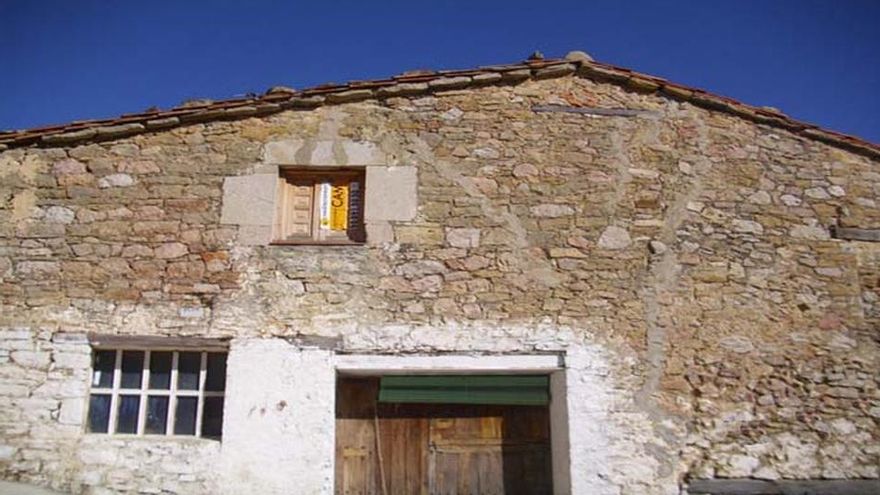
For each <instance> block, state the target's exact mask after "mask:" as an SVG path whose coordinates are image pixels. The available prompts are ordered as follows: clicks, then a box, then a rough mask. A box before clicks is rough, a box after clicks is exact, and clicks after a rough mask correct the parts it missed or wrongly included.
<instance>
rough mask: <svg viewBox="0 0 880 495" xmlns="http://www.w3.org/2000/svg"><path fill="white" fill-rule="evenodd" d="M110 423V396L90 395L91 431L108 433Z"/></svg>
mask: <svg viewBox="0 0 880 495" xmlns="http://www.w3.org/2000/svg"><path fill="white" fill-rule="evenodd" d="M109 424H110V396H109V395H99V394H92V396H91V397H89V431H90V432H92V433H107V426H108V425H109Z"/></svg>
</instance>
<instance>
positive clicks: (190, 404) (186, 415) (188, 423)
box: [174, 397, 198, 435]
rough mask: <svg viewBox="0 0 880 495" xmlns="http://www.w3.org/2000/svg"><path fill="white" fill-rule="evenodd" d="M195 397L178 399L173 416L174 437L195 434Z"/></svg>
mask: <svg viewBox="0 0 880 495" xmlns="http://www.w3.org/2000/svg"><path fill="white" fill-rule="evenodd" d="M197 401H198V399H197V398H196V397H178V398H177V411H176V412H175V415H174V434H175V435H195V434H196V405H197Z"/></svg>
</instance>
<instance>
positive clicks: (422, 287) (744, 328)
mask: <svg viewBox="0 0 880 495" xmlns="http://www.w3.org/2000/svg"><path fill="white" fill-rule="evenodd" d="M559 68H561V69H559ZM589 68H590V63H589V61H586V60H580V61H574V62H572V63H564V64H559V65H554V66H548V67H546V68H539V69H531V70H529V69H528V67H526V68H525V69H515V70H514V69H511V70H507V71H505V70H500V71H496V72H493V71H485V72H483V73H480V74H477V75H470V76H460V77H440V76H436V77H435V78H434V79H432V80H431V81H432V82H413V83H406V84H397V85H394V86H387V87H383V88H384V89H382V88H380V89H378V90H374V89H357V88H353V89H348V90H347V91H343V92H338V93H333V94H329V95H327V96H326V97H324V96H320V97H312V99H311V100H308V101H306V100H307V98H304V99H302V100H301V101H300V100H297V101H300V103H299V104H298V105H299V107H286V108H281V107H279V106H278V105H276V108H274V109H273V111H271V112H265V113H259V112H250V111H247V112H245V111H243V112H239V114H237V115H233V116H231V117H234V118H230V116H229V115H226V116H225V117H224V118H214V116H213V114H212V115H207V116H205V117H204V118H203V119H201V121H198V120H196V121H186V120H185V119H183V118H178V117H168V118H166V119H164V120H162V119H156V120H154V121H152V122H154V124H152V125H147V124H144V125H141V124H123V123H120V124H118V125H116V127H107V128H105V130H104V131H101V132H99V131H96V130H94V129H91V130H90V129H86V130H82V131H76V132H79V133H80V134H78V135H69V136H68V138H69V139H68V138H64V137H63V135H62V137H60V138H59V137H56V138H51V139H44V140H43V142H42V144H41V145H36V144H30V145H27V146H14V145H8V146H7V145H4V147H8V149H6V150H5V151H0V476H2V478H4V479H6V480H9V481H23V482H28V483H33V484H37V485H42V486H46V487H51V488H54V489H57V490H61V491H65V492H70V493H76V494H110V493H155V494H158V493H163V494H164V493H175V494H178V493H179V494H198V493H281V492H282V491H283V490H284V487H287V489H289V487H290V486H296V487H298V488H297V489H298V490H301V491H300V492H299V493H331V492H332V490H333V441H334V440H333V407H334V406H333V400H334V398H333V387H334V379H335V366H336V365H335V364H334V363H335V361H334V360H335V359H336V356H337V355H343V354H352V353H359V354H365V355H369V354H382V355H388V354H391V355H431V354H465V355H475V354H492V355H497V354H511V355H517V354H541V353H558V354H559V355H562V356H564V358H565V373H566V376H567V379H566V380H567V383H566V386H567V394H568V397H567V401H568V402H567V403H568V406H567V408H568V409H567V415H568V419H567V421H568V429H569V432H570V433H569V436H568V440H567V441H568V442H569V443H570V446H569V449H568V455H569V456H570V459H571V464H570V466H569V468H570V469H569V470H570V473H569V474H568V476H569V477H570V480H569V481H568V482H567V485H566V484H564V483H563V481H562V480H556V482H557V484H558V486H557V490H558V491H559V493H584V494H586V493H590V494H631V495H635V494H676V493H684V492H685V491H686V490H687V484H688V482H689V480H693V479H715V478H734V479H738V478H755V479H760V480H785V479H801V480H802V479H851V480H852V479H875V480H876V479H877V478H880V438H878V437H880V424H878V422H880V391H878V386H880V374H878V369H880V367H878V365H880V363H878V358H880V338H878V328H880V327H878V325H880V243H877V242H871V241H870V240H843V239H838V238H834V237H832V235H831V232H832V231H831V229H832V228H834V227H847V228H857V229H868V230H870V229H880V206H878V203H877V202H878V197H880V162H878V160H880V159H878V156H880V153H872V152H860V151H859V150H855V149H852V148H850V147H846V146H838V145H835V144H834V143H829V142H826V141H825V140H822V139H813V138H811V137H809V136H804V135H802V134H798V133H795V132H793V131H791V130H787V129H785V128H782V127H780V126H776V125H773V124H772V123H760V122H757V121H755V120H749V119H747V118H743V117H742V116H738V115H733V114H731V113H730V112H728V111H724V109H720V108H719V109H712V108H707V107H706V106H705V105H700V104H698V103H694V102H690V101H686V100H684V99H682V98H676V97H672V96H669V95H668V94H665V93H659V92H657V91H655V90H656V87H651V86H650V85H645V84H641V85H635V86H634V85H632V84H629V85H627V84H626V83H622V82H620V81H619V80H617V79H615V78H613V77H610V76H608V77H598V76H597V75H596V72H595V71H592V72H591V71H590V70H588V69H589ZM496 76H497V77H496ZM606 76H607V74H606ZM436 81H440V82H439V83H438V82H436ZM548 108H549V109H551V110H550V111H547V109H548ZM536 109H543V110H542V111H536ZM553 109H556V110H559V111H553ZM573 109H598V110H603V111H590V112H587V111H572V110H573ZM620 110H629V111H627V112H621V111H620ZM249 114H250V115H249ZM157 122H158V123H157ZM163 122H164V124H163ZM126 125H127V126H128V127H125V126H126ZM120 126H122V127H120ZM137 126H140V127H137ZM106 129H110V130H106ZM73 134H75V133H73ZM117 136H120V137H117ZM65 139H67V141H65ZM869 150H870V148H869ZM294 165H295V166H306V167H316V168H320V167H333V166H343V165H344V166H357V167H365V168H366V170H367V178H366V185H365V187H366V194H367V197H366V210H367V211H366V228H367V243H366V245H349V246H305V245H302V246H278V245H271V244H270V242H269V241H271V237H272V233H271V225H272V215H273V212H274V208H275V206H274V201H275V200H276V199H275V197H274V192H273V191H274V189H273V188H274V184H275V182H276V180H277V174H278V169H279V167H284V166H294ZM90 333H97V334H114V335H121V336H173V337H215V338H228V339H231V347H230V355H229V356H230V357H229V368H228V385H227V392H226V394H227V408H226V411H225V417H224V437H223V440H222V441H219V442H218V441H216V440H208V439H196V438H176V437H171V438H155V437H152V438H151V437H149V436H143V437H136V436H114V435H101V434H91V433H86V432H85V426H84V423H85V417H86V407H87V403H88V390H89V383H90V380H89V378H90V367H91V359H90V356H91V351H92V349H91V347H90V344H89V340H88V338H87V335H88V334H90ZM303 336H306V337H308V338H303ZM323 337H326V339H325V340H324V341H326V342H334V344H332V345H323V344H322V345H317V346H316V345H314V344H313V341H314V339H318V338H323ZM309 339H312V340H309ZM324 341H322V342H324ZM282 401H283V402H284V404H285V406H287V407H281V406H280V404H281V402H282ZM254 411H260V412H257V413H254Z"/></svg>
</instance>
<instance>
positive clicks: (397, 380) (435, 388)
mask: <svg viewBox="0 0 880 495" xmlns="http://www.w3.org/2000/svg"><path fill="white" fill-rule="evenodd" d="M549 385H550V378H549V377H548V376H547V375H414V376H383V377H382V379H381V381H380V385H379V402H406V403H428V404H499V405H518V406H544V405H547V404H548V403H549V402H550V387H549Z"/></svg>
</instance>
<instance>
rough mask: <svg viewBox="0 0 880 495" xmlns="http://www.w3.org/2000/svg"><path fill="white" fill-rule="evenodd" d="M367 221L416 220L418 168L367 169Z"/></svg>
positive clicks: (365, 209)
mask: <svg viewBox="0 0 880 495" xmlns="http://www.w3.org/2000/svg"><path fill="white" fill-rule="evenodd" d="M364 188H365V190H366V199H365V205H364V221H365V222H366V223H367V224H368V225H369V224H371V223H373V222H382V221H399V222H406V221H410V220H413V219H414V218H415V217H416V213H417V211H418V194H417V190H418V174H417V170H416V167H411V166H404V167H367V176H366V184H365V185H364Z"/></svg>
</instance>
